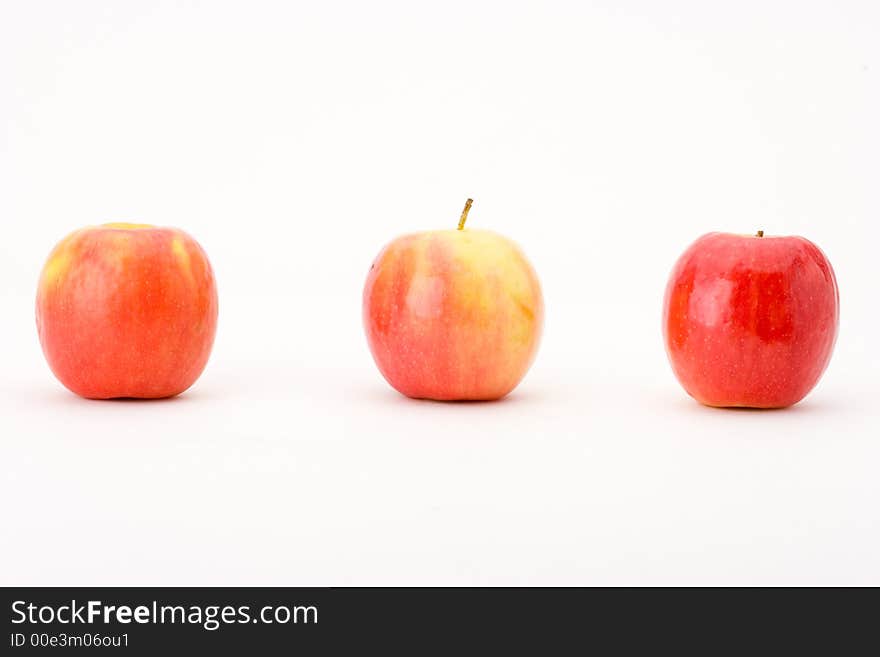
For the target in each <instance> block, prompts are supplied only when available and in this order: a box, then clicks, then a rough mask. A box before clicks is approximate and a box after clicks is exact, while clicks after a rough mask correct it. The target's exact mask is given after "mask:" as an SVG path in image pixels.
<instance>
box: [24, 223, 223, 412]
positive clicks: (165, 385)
mask: <svg viewBox="0 0 880 657" xmlns="http://www.w3.org/2000/svg"><path fill="white" fill-rule="evenodd" d="M36 310H37V331H38V333H39V336H40V344H41V345H42V347H43V353H44V354H45V356H46V360H47V361H48V362H49V367H50V368H51V369H52V372H53V373H54V374H55V376H56V377H58V380H59V381H61V383H63V384H64V385H65V386H66V387H67V388H69V389H70V390H71V391H73V392H75V393H76V394H78V395H80V396H82V397H87V398H90V399H111V398H120V397H125V398H144V399H152V398H162V397H172V396H174V395H177V394H180V393H181V392H183V391H184V390H186V389H187V388H189V387H190V386H191V385H192V384H193V383H194V382H195V380H196V379H197V378H198V377H199V375H200V374H201V373H202V370H204V368H205V365H206V363H207V362H208V357H209V355H210V353H211V347H212V345H213V342H214V334H215V332H216V329H217V287H216V284H215V282H214V274H213V272H212V270H211V265H210V263H209V262H208V258H207V256H206V255H205V252H204V251H203V250H202V248H201V247H200V246H199V245H198V243H196V241H195V240H194V239H193V238H191V237H190V236H189V235H187V234H186V233H184V232H182V231H180V230H176V229H173V228H155V227H152V226H141V225H136V224H106V225H104V226H96V227H90V228H85V229H82V230H78V231H75V232H74V233H72V234H70V235H69V236H68V237H66V238H65V239H64V240H62V241H61V242H60V243H59V244H58V246H56V247H55V249H54V250H53V251H52V253H51V255H50V256H49V259H48V260H47V262H46V265H45V266H44V267H43V271H42V274H41V276H40V282H39V289H38V291H37V309H36Z"/></svg>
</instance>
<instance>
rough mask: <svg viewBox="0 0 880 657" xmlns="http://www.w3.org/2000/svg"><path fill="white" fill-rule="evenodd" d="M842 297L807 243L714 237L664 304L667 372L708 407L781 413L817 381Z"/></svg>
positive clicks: (682, 270)
mask: <svg viewBox="0 0 880 657" xmlns="http://www.w3.org/2000/svg"><path fill="white" fill-rule="evenodd" d="M838 321H839V297H838V291H837V281H836V279H835V277H834V270H833V269H832V268H831V263H830V262H828V259H827V258H826V257H825V254H823V253H822V251H821V250H820V249H819V247H817V246H816V245H815V244H813V243H812V242H810V241H809V240H806V239H804V238H803V237H795V236H791V237H770V236H765V235H764V233H763V231H758V233H757V234H756V235H733V234H730V233H709V234H708V235H704V236H703V237H701V238H700V239H698V240H697V241H696V242H694V243H693V244H692V245H691V246H690V247H689V248H688V249H687V250H686V251H685V252H684V254H683V255H682V256H681V258H679V260H678V262H677V263H676V264H675V267H674V268H673V270H672V274H671V275H670V277H669V283H668V285H667V287H666V295H665V299H664V303H663V337H664V341H665V343H666V351H667V354H668V356H669V362H670V363H671V364H672V369H673V371H674V372H675V376H676V377H677V378H678V380H679V381H680V382H681V385H682V386H683V387H684V389H685V390H686V391H687V392H688V393H689V394H690V395H691V396H692V397H694V398H695V399H696V400H697V401H699V402H701V403H703V404H706V405H708V406H742V407H751V408H783V407H786V406H791V405H792V404H796V403H797V402H799V401H800V400H801V399H803V398H804V397H805V396H806V394H807V393H808V392H810V390H812V389H813V387H814V386H815V385H816V383H817V382H818V381H819V378H820V377H821V376H822V373H823V372H824V371H825V368H826V367H827V366H828V361H829V360H830V359H831V352H832V350H833V349H834V342H835V340H836V338H837V327H838Z"/></svg>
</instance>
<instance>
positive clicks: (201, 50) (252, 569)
mask: <svg viewBox="0 0 880 657" xmlns="http://www.w3.org/2000/svg"><path fill="white" fill-rule="evenodd" d="M878 35H880V5H878V4H877V3H875V2H870V1H867V0H866V1H865V2H840V1H833V2H832V1H828V2H790V3H786V2H736V3H733V2H725V3H721V2H717V3H714V2H697V1H694V2H681V1H676V2H662V3H659V2H648V1H645V2H611V1H608V2H577V3H576V2H570V3H563V2H546V1H542V2H496V3H492V2H474V1H472V0H471V1H467V2H442V3H441V2H437V3H415V2H396V3H395V2H369V3H360V2H318V1H316V2H309V3H304V2H299V3H291V2H278V3H266V2H251V1H249V2H237V3H230V2H226V3H222V2H179V1H173V2H109V1H108V2H86V1H78V2H30V1H12V2H9V1H4V2H2V4H0V223H2V238H0V307H2V322H0V421H2V425H0V433H2V437H0V476H2V482H0V509H2V518H0V550H2V554H0V557H2V558H0V584H7V585H10V584H25V585H27V584H41V585H48V584H93V585H98V584H108V585H121V584H125V585H133V584H150V585H160V584H179V585H196V584H211V585H221V584H255V585H327V584H505V585H506V584H875V585H876V584H880V557H878V554H880V518H878V514H880V510H878V500H880V442H878V439H880V431H878V427H880V422H878V420H880V412H878V405H877V395H878V392H880V390H878V384H877V374H878V372H880V367H878V366H880V357H878V353H877V349H876V343H877V339H878V334H877V322H878V311H877V281H878V274H877V266H878V259H877V254H876V251H877V240H878V237H880V235H878V228H877V226H878V222H880V196H878V193H877V191H878V180H880V127H878V126H880V36H878ZM467 196H472V197H473V198H474V199H475V204H474V208H473V210H472V212H471V215H470V219H469V225H470V226H471V227H474V228H490V229H494V230H497V231H499V232H502V233H504V234H506V235H508V236H509V237H512V238H513V239H515V240H516V241H518V242H519V243H520V244H521V245H522V246H523V248H524V249H525V251H526V253H527V254H528V255H529V257H530V258H531V259H532V261H533V263H534V265H535V267H536V269H537V271H538V273H539V275H540V277H541V280H542V283H543V286H544V293H545V299H546V306H547V322H546V330H545V334H544V341H543V344H542V348H541V351H540V353H539V354H538V359H537V361H536V363H535V365H534V367H533V368H532V371H531V372H530V373H529V375H528V376H527V377H526V379H525V380H524V382H523V383H522V385H521V386H520V387H519V388H518V389H517V390H516V391H515V392H514V393H513V394H512V395H511V396H510V397H509V398H508V399H506V400H504V401H502V402H500V403H490V404H438V403H431V402H415V401H411V400H408V399H406V398H403V397H401V396H400V395H398V394H397V393H395V392H394V391H393V390H392V389H391V388H390V387H389V386H388V385H387V384H386V383H385V381H384V380H383V379H382V378H381V376H380V375H379V373H378V371H377V370H376V368H375V366H374V365H373V362H372V360H371V358H370V355H369V353H368V350H367V347H366V342H365V339H364V336H363V331H362V327H361V319H360V312H361V311H360V303H361V290H362V285H363V282H364V278H365V276H366V272H367V270H368V268H369V266H370V263H371V261H372V259H373V257H374V256H375V255H376V253H377V252H378V250H379V249H380V247H381V246H382V245H383V244H384V243H385V242H387V241H389V240H390V239H392V238H393V237H395V236H396V235H399V234H401V233H404V232H410V231H414V230H420V229H430V228H451V227H453V226H454V225H455V222H456V221H457V219H458V214H459V212H460V210H461V206H462V204H463V202H464V200H465V198H466V197H467ZM119 220H126V221H138V222H148V223H156V224H162V225H171V226H177V227H181V228H183V229H185V230H187V231H188V232H190V233H191V234H192V235H194V236H195V237H196V238H197V239H198V240H199V241H200V242H201V244H202V245H203V246H204V247H205V249H206V250H207V252H208V254H209V255H210V257H211V259H212V262H213V264H214V267H215V269H216V273H217V278H218V284H219V289H220V301H221V308H220V324H219V331H218V338H217V343H216V346H215V350H214V353H213V356H212V359H211V362H210V363H209V365H208V368H207V370H206V371H205V373H204V375H203V376H202V378H201V379H200V380H199V381H198V382H197V383H196V385H195V386H194V387H193V388H192V389H191V390H190V391H189V392H187V393H186V394H184V395H183V396H181V397H180V398H177V399H174V400H171V401H165V402H89V401H85V400H81V399H79V398H77V397H75V396H73V395H72V394H70V393H68V392H67V391H66V390H65V389H63V388H62V387H61V385H60V384H59V383H58V382H57V381H55V379H54V378H53V376H52V374H51V373H50V371H49V369H48V367H47V366H46V364H45V361H44V359H43V356H42V354H41V352H40V348H39V344H38V341H37V336H36V330H35V328H34V318H33V303H34V295H35V291H36V281H37V277H38V274H39V270H40V268H41V266H42V264H43V261H44V260H45V258H46V256H47V254H48V253H49V250H50V249H51V248H52V246H53V245H54V244H55V242H57V241H58V240H59V239H60V238H62V237H63V236H64V235H66V234H67V233H68V232H70V231H72V230H74V229H76V228H78V227H81V226H83V225H87V224H95V223H103V222H106V221H119ZM758 228H763V229H764V230H765V231H767V233H769V234H800V235H803V236H806V237H808V238H810V239H812V240H813V241H815V242H816V243H817V244H819V245H820V246H821V247H822V248H823V250H824V251H825V252H826V254H827V255H828V257H829V258H830V260H831V262H832V263H833V265H834V267H835V269H836V271H837V276H838V281H839V284H840V289H841V300H842V315H841V330H840V337H839V340H838V344H837V349H836V352H835V355H834V358H833V360H832V363H831V366H830V368H829V369H828V371H827V372H826V375H825V377H824V378H823V380H822V381H821V382H820V384H819V386H818V387H817V388H816V389H815V390H814V391H813V393H812V394H811V395H810V396H809V397H808V398H807V399H806V400H805V401H804V402H802V403H801V404H799V405H798V406H796V407H794V408H792V409H790V410H786V411H776V412H754V411H751V412H750V411H722V410H712V409H708V408H704V407H701V406H699V405H698V404H697V403H696V402H693V401H692V400H691V399H690V398H688V397H687V396H686V394H685V393H684V392H683V391H682V389H681V388H680V387H679V385H678V383H677V382H676V381H675V379H674V377H673V376H672V373H671V371H670V369H669V366H668V364H667V362H666V357H665V354H664V351H663V346H662V341H661V338H660V309H661V302H662V294H663V289H664V286H665V282H666V276H667V274H668V272H669V270H670V268H671V266H672V264H673V262H674V261H675V259H676V258H677V257H678V255H679V254H680V253H681V252H682V251H683V250H684V248H685V247H686V246H687V245H688V244H689V243H690V242H691V241H693V240H694V239H695V238H697V237H698V236H699V235H700V234H702V233H705V232H708V231H711V230H729V231H736V232H752V231H754V230H756V229H758Z"/></svg>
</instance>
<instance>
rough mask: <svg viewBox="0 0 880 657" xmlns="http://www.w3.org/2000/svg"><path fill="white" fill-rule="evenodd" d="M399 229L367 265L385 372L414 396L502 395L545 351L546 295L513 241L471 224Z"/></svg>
mask: <svg viewBox="0 0 880 657" xmlns="http://www.w3.org/2000/svg"><path fill="white" fill-rule="evenodd" d="M471 203H472V201H471V200H470V199H468V202H467V204H466V205H465V208H464V212H462V215H461V220H460V221H459V224H458V229H457V230H435V231H428V232H421V233H413V234H410V235H404V236H402V237H398V238H397V239H395V240H394V241H392V242H391V243H390V244H388V245H387V246H385V248H383V249H382V251H381V252H380V253H379V255H378V256H377V257H376V260H375V261H374V262H373V266H372V268H371V269H370V273H369V275H368V276H367V282H366V285H365V287H364V295H363V320H364V328H365V330H366V334H367V341H368V343H369V347H370V351H371V352H372V354H373V359H374V360H375V361H376V365H377V366H378V367H379V371H380V372H381V373H382V375H383V376H384V377H385V378H386V379H387V380H388V383H390V384H391V385H392V386H393V387H394V388H395V389H396V390H398V391H399V392H401V393H402V394H404V395H406V396H408V397H414V398H422V399H435V400H445V401H451V400H492V399H500V398H501V397H504V396H505V395H507V394H508V393H509V392H510V391H511V390H513V389H514V388H515V387H516V385H517V384H518V383H519V382H520V381H521V380H522V378H523V376H524V375H525V373H526V371H527V370H528V369H529V366H530V365H531V363H532V361H533V360H534V358H535V354H536V352H537V350H538V343H539V342H540V339H541V329H542V325H543V319H544V302H543V297H542V295H541V286H540V284H539V283H538V277H537V275H536V274H535V270H534V269H533V268H532V266H531V265H530V264H529V261H528V260H527V259H526V257H525V255H524V254H523V252H522V251H521V250H520V249H519V247H517V245H516V244H514V243H513V242H512V241H510V240H509V239H507V238H506V237H503V236H501V235H499V234H497V233H493V232H489V231H484V230H470V229H465V226H464V225H465V220H466V219H467V214H468V210H469V209H470V207H471Z"/></svg>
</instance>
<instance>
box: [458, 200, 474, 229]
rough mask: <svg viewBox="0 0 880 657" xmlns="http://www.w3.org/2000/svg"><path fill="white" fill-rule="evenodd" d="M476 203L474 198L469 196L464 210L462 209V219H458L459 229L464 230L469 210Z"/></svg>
mask: <svg viewBox="0 0 880 657" xmlns="http://www.w3.org/2000/svg"><path fill="white" fill-rule="evenodd" d="M473 204H474V199H472V198H469V199H468V200H467V202H466V203H465V204H464V210H462V211H461V219H459V220H458V229H459V230H464V222H465V221H467V215H468V212H470V210H471V206H472V205H473Z"/></svg>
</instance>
